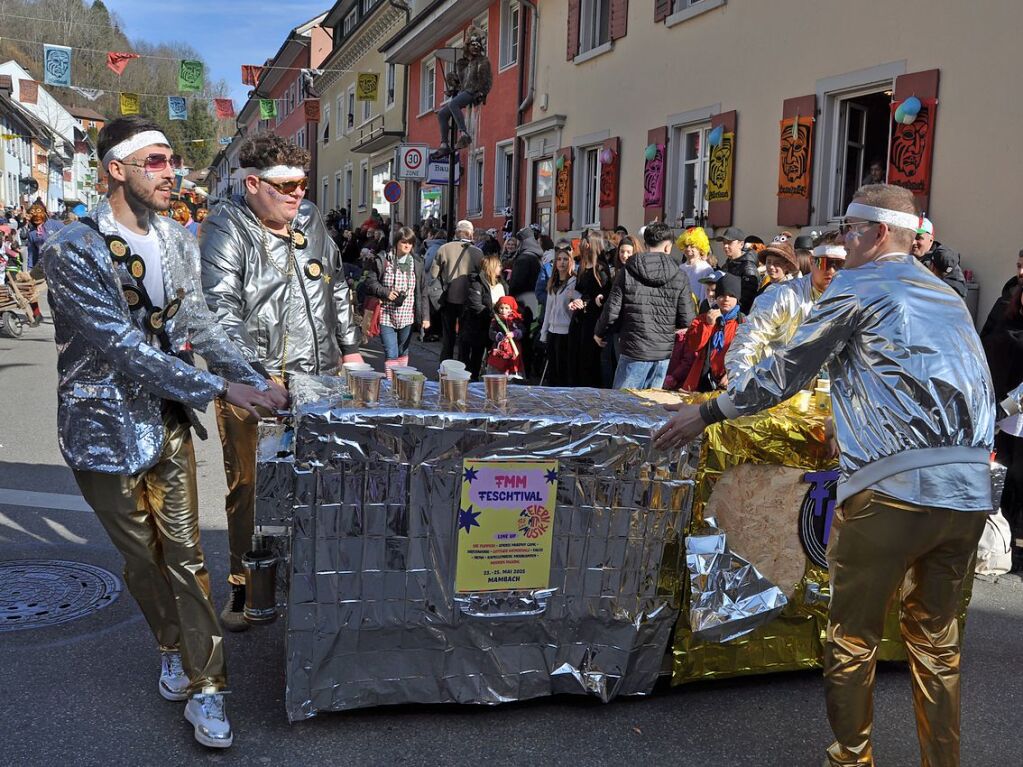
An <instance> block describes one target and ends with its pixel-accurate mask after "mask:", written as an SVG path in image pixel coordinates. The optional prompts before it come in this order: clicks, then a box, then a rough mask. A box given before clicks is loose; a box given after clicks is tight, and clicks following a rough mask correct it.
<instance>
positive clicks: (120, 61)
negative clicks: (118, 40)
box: [107, 51, 140, 77]
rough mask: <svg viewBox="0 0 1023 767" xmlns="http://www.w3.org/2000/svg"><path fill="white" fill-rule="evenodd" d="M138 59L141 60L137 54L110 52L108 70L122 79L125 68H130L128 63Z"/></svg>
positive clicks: (108, 54)
mask: <svg viewBox="0 0 1023 767" xmlns="http://www.w3.org/2000/svg"><path fill="white" fill-rule="evenodd" d="M137 58H140V56H139V55H138V54H137V53H115V52H114V51H109V52H108V53H107V69H109V70H110V71H111V72H113V73H114V74H115V75H117V76H118V77H120V76H121V75H123V74H124V68H125V67H126V66H128V62H129V61H131V60H132V59H137Z"/></svg>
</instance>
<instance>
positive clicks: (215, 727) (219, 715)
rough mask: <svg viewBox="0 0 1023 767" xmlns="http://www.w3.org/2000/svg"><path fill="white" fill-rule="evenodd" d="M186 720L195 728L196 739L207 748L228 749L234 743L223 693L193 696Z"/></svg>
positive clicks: (188, 706)
mask: <svg viewBox="0 0 1023 767" xmlns="http://www.w3.org/2000/svg"><path fill="white" fill-rule="evenodd" d="M185 719H187V720H188V721H189V722H191V723H192V725H193V726H194V727H195V739H196V740H197V741H199V742H200V743H202V744H203V745H204V746H206V747H207V748H227V747H228V746H230V745H231V744H232V743H233V742H234V734H233V733H232V732H231V723H230V722H229V721H227V710H226V709H225V705H224V693H222V692H213V693H198V694H196V695H193V696H192V697H191V698H190V699H189V701H188V703H186V704H185Z"/></svg>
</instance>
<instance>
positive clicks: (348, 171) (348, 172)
mask: <svg viewBox="0 0 1023 767" xmlns="http://www.w3.org/2000/svg"><path fill="white" fill-rule="evenodd" d="M353 173H354V172H353V170H352V165H351V163H349V164H348V165H346V166H345V190H344V191H345V196H344V202H342V203H341V205H343V206H344V207H346V208H348V209H349V210H348V213H349V214H351V212H352V211H351V207H352V175H353Z"/></svg>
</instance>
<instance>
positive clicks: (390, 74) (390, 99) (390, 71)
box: [385, 64, 397, 109]
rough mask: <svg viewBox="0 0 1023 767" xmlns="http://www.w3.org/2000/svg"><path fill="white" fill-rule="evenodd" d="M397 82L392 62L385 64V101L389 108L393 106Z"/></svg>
mask: <svg viewBox="0 0 1023 767" xmlns="http://www.w3.org/2000/svg"><path fill="white" fill-rule="evenodd" d="M396 82H397V73H396V69H395V65H394V64H388V65H387V83H386V88H387V101H386V102H385V103H386V105H387V108H388V109H390V108H391V107H393V106H394V90H395V84H396Z"/></svg>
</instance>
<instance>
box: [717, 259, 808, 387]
mask: <svg viewBox="0 0 1023 767" xmlns="http://www.w3.org/2000/svg"><path fill="white" fill-rule="evenodd" d="M812 308H813V283H812V282H811V281H810V275H808V274H807V275H805V276H803V277H796V278H795V279H792V280H787V281H786V282H780V283H778V284H777V285H772V286H770V287H768V289H767V290H765V291H764V292H763V293H762V294H761V295H759V296H757V299H756V300H755V301H754V302H753V308H752V309H751V310H750V313H749V314H748V315H746V321H745V322H743V323H741V324H740V325H739V328H738V330H736V332H735V337H734V338H733V339H732V343H731V344H730V345H729V347H728V351H727V353H726V354H725V370H727V371H728V376H729V378H733V377H735V376H738V375H749V374H751V373H752V371H753V370H754V366H755V365H756V364H757V363H758V362H760V361H761V360H762V359H764V358H765V357H770V356H771V355H772V354H773V353H774V350H775V349H776V348H780V347H782V346H784V345H785V344H787V343H788V342H789V339H791V338H792V336H793V335H795V333H796V328H798V327H799V325H800V323H801V322H802V321H803V320H804V319H806V317H807V315H808V314H809V313H810V309H812ZM739 385H740V386H741V385H742V384H739Z"/></svg>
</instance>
